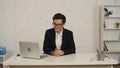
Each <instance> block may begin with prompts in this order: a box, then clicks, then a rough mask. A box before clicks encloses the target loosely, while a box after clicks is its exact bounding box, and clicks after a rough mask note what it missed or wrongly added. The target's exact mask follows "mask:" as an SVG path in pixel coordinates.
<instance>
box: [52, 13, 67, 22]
mask: <svg viewBox="0 0 120 68" xmlns="http://www.w3.org/2000/svg"><path fill="white" fill-rule="evenodd" d="M55 19H61V20H62V23H63V24H65V23H66V17H65V16H64V15H63V14H61V13H57V14H55V15H54V16H53V20H55Z"/></svg>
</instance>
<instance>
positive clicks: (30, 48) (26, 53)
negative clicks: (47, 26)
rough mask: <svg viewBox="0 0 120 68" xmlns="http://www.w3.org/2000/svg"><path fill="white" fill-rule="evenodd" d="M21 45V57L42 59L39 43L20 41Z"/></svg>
mask: <svg viewBox="0 0 120 68" xmlns="http://www.w3.org/2000/svg"><path fill="white" fill-rule="evenodd" d="M19 46H20V55H21V57H24V58H34V59H40V50H39V43H37V42H24V41H20V42H19Z"/></svg>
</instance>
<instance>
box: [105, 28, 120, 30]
mask: <svg viewBox="0 0 120 68" xmlns="http://www.w3.org/2000/svg"><path fill="white" fill-rule="evenodd" d="M104 30H120V28H104Z"/></svg>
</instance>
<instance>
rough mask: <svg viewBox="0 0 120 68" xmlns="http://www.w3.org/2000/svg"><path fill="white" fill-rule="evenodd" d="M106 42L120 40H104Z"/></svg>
mask: <svg viewBox="0 0 120 68" xmlns="http://www.w3.org/2000/svg"><path fill="white" fill-rule="evenodd" d="M104 42H120V40H104Z"/></svg>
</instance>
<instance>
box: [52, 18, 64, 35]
mask: <svg viewBox="0 0 120 68" xmlns="http://www.w3.org/2000/svg"><path fill="white" fill-rule="evenodd" d="M53 24H54V29H55V31H56V32H57V33H60V32H61V31H62V29H63V23H62V20H61V19H55V20H53Z"/></svg>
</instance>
